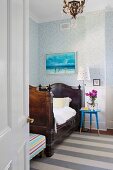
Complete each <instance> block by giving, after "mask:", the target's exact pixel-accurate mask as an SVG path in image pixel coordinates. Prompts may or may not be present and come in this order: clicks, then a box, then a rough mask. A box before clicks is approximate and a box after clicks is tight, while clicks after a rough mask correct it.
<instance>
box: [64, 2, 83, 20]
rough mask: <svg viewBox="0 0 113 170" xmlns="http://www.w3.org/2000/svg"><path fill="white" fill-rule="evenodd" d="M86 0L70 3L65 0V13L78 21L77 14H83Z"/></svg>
mask: <svg viewBox="0 0 113 170" xmlns="http://www.w3.org/2000/svg"><path fill="white" fill-rule="evenodd" d="M84 4H85V0H77V1H69V0H64V5H63V12H64V13H65V14H69V15H71V16H72V18H74V19H76V16H77V14H79V13H82V12H83V8H84Z"/></svg>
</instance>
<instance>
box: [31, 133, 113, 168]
mask: <svg viewBox="0 0 113 170" xmlns="http://www.w3.org/2000/svg"><path fill="white" fill-rule="evenodd" d="M31 170H113V136H107V135H100V136H98V135H97V134H92V133H91V134H87V133H82V134H79V133H73V134H72V135H71V136H70V137H69V138H67V139H66V140H65V141H64V142H63V143H62V144H60V145H58V146H57V148H56V149H55V154H54V155H53V156H52V157H51V158H41V159H40V158H39V159H38V158H34V159H33V160H32V161H31Z"/></svg>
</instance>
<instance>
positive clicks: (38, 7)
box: [29, 0, 113, 22]
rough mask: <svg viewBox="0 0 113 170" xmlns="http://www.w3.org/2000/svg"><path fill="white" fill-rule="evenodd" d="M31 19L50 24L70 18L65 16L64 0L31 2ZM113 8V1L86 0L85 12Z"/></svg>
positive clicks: (36, 0) (31, 0) (33, 0)
mask: <svg viewBox="0 0 113 170" xmlns="http://www.w3.org/2000/svg"><path fill="white" fill-rule="evenodd" d="M29 6H30V17H31V18H33V19H34V20H35V21H37V22H48V21H55V20H62V19H66V18H70V16H68V15H66V14H63V12H62V7H63V0H30V4H29ZM107 6H109V7H113V0H86V3H85V7H84V12H83V13H85V12H91V11H97V10H103V9H105V7H107Z"/></svg>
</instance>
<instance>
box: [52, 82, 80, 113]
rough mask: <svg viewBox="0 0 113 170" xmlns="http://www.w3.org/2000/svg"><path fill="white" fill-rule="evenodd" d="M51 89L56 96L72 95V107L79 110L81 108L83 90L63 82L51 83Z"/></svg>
mask: <svg viewBox="0 0 113 170" xmlns="http://www.w3.org/2000/svg"><path fill="white" fill-rule="evenodd" d="M51 91H52V93H53V95H54V97H56V98H58V97H59V98H60V97H70V98H71V99H72V101H71V103H70V107H72V108H73V109H75V110H76V111H77V112H78V111H79V110H80V108H81V90H80V89H78V88H77V89H76V88H74V87H71V86H68V85H66V84H63V83H55V84H52V85H51Z"/></svg>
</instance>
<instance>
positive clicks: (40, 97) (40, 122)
mask: <svg viewBox="0 0 113 170" xmlns="http://www.w3.org/2000/svg"><path fill="white" fill-rule="evenodd" d="M29 113H30V117H31V118H33V119H34V122H33V124H30V132H31V133H37V134H38V133H39V134H42V135H45V136H46V155H47V156H51V155H52V154H53V152H54V147H53V145H54V116H53V107H52V96H51V93H49V92H47V91H44V92H42V91H38V90H36V88H32V87H30V93H29Z"/></svg>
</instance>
